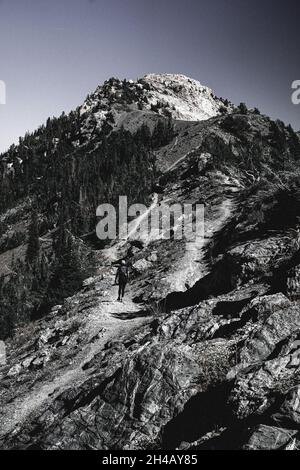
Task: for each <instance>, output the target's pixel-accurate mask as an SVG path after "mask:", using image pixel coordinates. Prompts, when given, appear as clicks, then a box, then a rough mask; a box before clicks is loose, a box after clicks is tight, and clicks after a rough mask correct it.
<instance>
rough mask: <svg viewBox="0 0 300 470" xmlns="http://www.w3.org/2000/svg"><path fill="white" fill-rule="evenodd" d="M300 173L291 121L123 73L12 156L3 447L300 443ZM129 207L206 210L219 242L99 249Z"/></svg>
mask: <svg viewBox="0 0 300 470" xmlns="http://www.w3.org/2000/svg"><path fill="white" fill-rule="evenodd" d="M299 176H300V138H299V134H297V133H296V132H295V131H294V130H293V128H292V127H291V126H286V125H285V124H284V123H282V122H281V121H273V120H271V119H270V118H268V117H267V116H264V115H262V114H261V113H260V111H259V110H258V109H248V108H247V106H246V105H245V104H243V103H241V104H240V105H239V106H235V105H233V104H232V103H230V102H229V100H227V99H224V98H217V97H216V96H215V94H214V93H213V92H212V91H211V90H210V89H209V88H207V87H204V86H202V85H201V84H200V83H199V82H197V81H195V80H193V79H189V78H187V77H185V76H184V75H170V74H149V75H146V76H145V77H144V78H142V79H139V80H136V81H134V80H119V79H116V78H111V79H110V80H108V81H107V82H105V83H104V84H103V85H102V86H99V87H98V88H97V90H96V91H95V92H94V93H93V94H91V95H89V96H88V97H87V99H86V100H85V102H84V104H83V105H82V106H80V107H78V108H77V109H76V110H74V111H72V112H71V113H70V114H69V115H65V114H63V115H62V116H60V117H59V118H53V119H50V118H49V119H48V121H47V123H45V124H44V125H42V126H41V127H40V128H39V129H37V130H36V132H34V133H32V134H27V135H26V136H24V138H21V139H20V143H19V145H18V146H15V145H14V146H12V147H11V148H10V149H9V150H8V151H7V152H6V153H4V154H2V155H1V157H0V177H1V188H0V211H1V215H0V274H1V277H0V295H1V306H0V315H1V316H0V339H1V340H2V341H4V343H5V352H6V357H5V360H2V361H1V364H0V378H1V390H0V404H1V407H0V423H1V424H0V447H1V448H2V449H51V450H66V449H74V450H77V449H94V450H112V449H122V450H129V449H130V450H138V449H154V450H155V449H179V450H188V449H189V450H207V449H210V450H218V449H243V450H275V449H276V450H279V449H286V450H290V449H298V448H299V446H300V224H299V216H300V183H299V181H300V179H299ZM124 195H126V196H128V200H129V203H130V204H137V203H143V204H145V205H146V206H147V207H148V211H147V213H146V215H147V216H149V217H151V214H152V213H154V211H155V210H157V209H158V208H159V207H162V206H163V205H165V204H169V205H171V204H180V205H184V204H194V205H195V204H200V205H203V206H204V229H203V230H204V231H203V236H201V237H200V238H197V239H196V240H194V242H193V243H190V242H188V241H187V240H186V239H185V238H184V237H183V238H180V237H177V236H176V234H177V233H178V230H179V229H180V227H181V224H182V218H180V217H178V218H176V214H175V216H174V217H173V220H172V230H171V231H170V233H171V236H170V237H164V236H161V235H159V234H157V233H156V234H155V233H150V234H149V232H148V230H147V227H146V225H145V223H144V221H145V214H144V215H143V214H139V215H137V218H136V219H135V220H134V221H133V225H131V226H130V227H131V229H130V230H129V232H128V236H127V237H125V238H122V239H119V238H116V239H115V240H99V239H98V238H97V237H96V235H95V228H96V223H97V217H96V209H97V207H98V206H99V205H100V204H103V203H109V204H111V205H116V204H117V201H118V198H119V196H124ZM121 260H124V261H125V262H126V264H127V266H128V268H129V273H130V282H129V283H128V285H127V288H126V292H125V297H124V301H123V302H118V301H117V295H118V288H117V286H115V285H114V280H115V275H116V270H117V267H118V265H119V263H120V261H121Z"/></svg>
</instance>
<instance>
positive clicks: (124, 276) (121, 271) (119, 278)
mask: <svg viewBox="0 0 300 470" xmlns="http://www.w3.org/2000/svg"><path fill="white" fill-rule="evenodd" d="M127 282H128V267H127V265H126V262H125V261H124V260H122V261H121V265H120V266H119V267H118V270H117V274H116V280H115V283H116V284H119V295H118V301H119V302H122V300H123V297H124V293H125V287H126V284H127Z"/></svg>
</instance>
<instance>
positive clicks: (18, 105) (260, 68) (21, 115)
mask: <svg viewBox="0 0 300 470" xmlns="http://www.w3.org/2000/svg"><path fill="white" fill-rule="evenodd" d="M277 3H278V5H277ZM299 14H300V2H299V0H285V1H283V0H282V1H280V2H276V1H274V0H273V1H271V0H251V2H250V1H249V2H248V1H246V0H180V1H179V0H147V1H145V0H51V1H50V0H49V1H46V0H0V80H3V81H5V82H6V86H7V104H6V105H0V151H1V150H5V149H6V148H7V147H8V146H9V145H10V144H11V143H13V142H17V140H18V137H19V136H20V135H24V133H25V132H26V131H27V130H30V131H32V130H34V129H35V128H36V127H37V126H38V125H40V124H42V123H43V122H45V120H46V119H47V117H48V116H53V115H56V116H57V115H59V114H61V112H62V111H66V112H68V111H70V110H71V109H74V108H75V107H76V106H78V105H79V104H81V103H82V101H83V100H84V98H85V97H86V95H87V94H88V93H90V92H91V91H94V89H95V88H96V87H97V85H98V84H100V83H102V82H103V81H104V80H106V79H107V78H109V77H111V76H117V77H119V78H137V77H141V76H143V75H144V74H146V73H150V72H157V73H159V72H168V73H183V74H185V75H188V76H191V77H193V78H195V79H197V80H199V81H200V82H201V83H202V84H203V85H207V86H209V87H211V88H213V89H214V91H215V92H216V94H217V95H218V96H223V97H224V98H230V99H231V100H232V101H233V102H235V103H239V102H241V101H245V102H247V104H248V105H249V106H258V107H259V108H260V109H261V110H262V111H263V112H265V113H267V114H269V115H271V116H272V117H276V118H281V119H282V120H284V121H285V122H286V123H289V122H291V123H292V124H293V126H294V127H295V128H296V129H299V128H300V106H295V105H292V103H291V83H292V82H293V81H294V80H297V79H298V80H300V50H299V49H300V46H299Z"/></svg>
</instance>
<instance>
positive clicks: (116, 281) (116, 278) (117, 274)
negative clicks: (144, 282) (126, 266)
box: [115, 270, 119, 284]
mask: <svg viewBox="0 0 300 470" xmlns="http://www.w3.org/2000/svg"><path fill="white" fill-rule="evenodd" d="M118 279H119V270H118V271H117V272H116V277H115V284H118Z"/></svg>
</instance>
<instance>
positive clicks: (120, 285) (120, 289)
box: [118, 282, 122, 300]
mask: <svg viewBox="0 0 300 470" xmlns="http://www.w3.org/2000/svg"><path fill="white" fill-rule="evenodd" d="M121 294H122V283H121V282H119V293H118V300H121Z"/></svg>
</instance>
